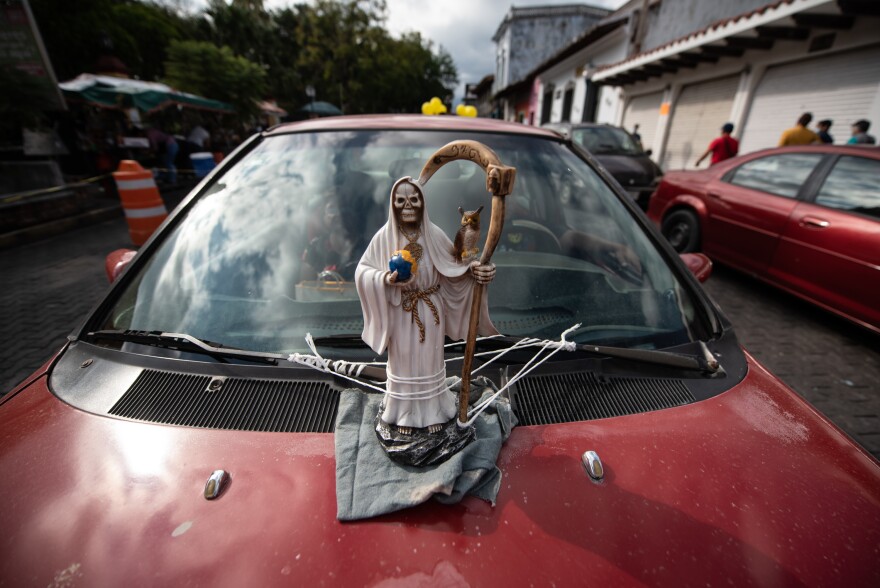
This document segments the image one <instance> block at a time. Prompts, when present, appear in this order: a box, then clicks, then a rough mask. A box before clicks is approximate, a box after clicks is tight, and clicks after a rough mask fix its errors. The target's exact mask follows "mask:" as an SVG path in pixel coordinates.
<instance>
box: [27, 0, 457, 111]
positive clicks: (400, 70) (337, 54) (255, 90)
mask: <svg viewBox="0 0 880 588" xmlns="http://www.w3.org/2000/svg"><path fill="white" fill-rule="evenodd" d="M158 1H159V0H154V1H148V0H77V2H76V7H77V9H76V11H71V10H70V0H31V5H32V8H33V11H34V14H35V17H36V19H37V24H38V26H39V28H40V31H41V33H42V35H43V38H44V40H45V43H46V46H47V49H48V52H49V55H50V58H51V59H52V63H53V66H54V68H55V71H56V74H57V75H58V77H59V79H61V80H65V79H69V78H72V77H75V76H76V75H78V74H80V73H82V72H84V71H94V70H93V66H94V64H95V63H96V61H97V59H98V57H99V56H100V55H101V54H102V52H105V51H106V49H107V43H106V42H107V41H108V40H109V41H110V45H112V48H113V51H114V53H115V55H116V56H117V57H119V58H120V59H121V60H122V61H123V62H125V64H126V65H127V66H128V68H129V69H130V72H131V74H132V76H133V77H138V78H140V79H145V80H162V81H166V82H168V83H170V84H171V85H173V86H175V87H178V88H181V89H184V90H187V91H191V92H194V93H197V94H202V95H204V96H206V97H209V98H215V99H219V100H226V101H228V102H232V103H233V104H235V105H236V107H238V108H240V109H241V110H242V114H244V113H246V112H248V111H251V110H252V109H251V107H250V106H249V104H250V102H249V100H251V99H252V98H254V97H259V98H269V97H271V98H274V99H276V100H278V102H279V104H280V105H281V106H283V107H284V108H285V109H287V110H288V111H295V110H297V109H298V108H300V107H302V106H303V105H305V104H306V103H307V102H308V100H309V97H308V96H307V94H306V88H307V87H309V86H311V87H313V88H314V89H315V92H316V99H317V100H326V101H328V102H332V103H334V104H337V105H339V106H340V107H341V108H342V110H343V111H344V112H346V113H352V114H354V113H373V112H419V111H420V106H421V104H422V102H424V101H425V100H428V99H430V98H431V97H432V96H439V97H441V98H444V99H446V100H447V101H448V97H449V94H450V93H451V91H452V90H453V88H454V87H455V85H456V83H457V81H458V80H457V72H456V68H455V64H454V63H453V61H452V58H451V57H450V55H449V54H448V53H447V52H445V51H444V50H442V49H441V48H435V47H434V46H433V44H432V43H431V42H430V41H429V40H427V39H424V38H423V37H421V35H419V34H418V33H409V34H406V35H403V36H401V37H399V38H395V37H393V36H392V35H391V34H389V32H388V31H387V29H386V28H385V20H386V7H385V4H384V2H383V1H382V0H372V1H370V2H364V1H357V0H316V1H315V2H311V3H308V4H306V3H301V4H297V5H294V6H292V7H289V8H283V9H279V10H266V9H265V7H264V3H263V1H262V0H231V1H230V0H210V1H209V2H208V4H207V6H206V7H205V8H204V10H203V11H202V12H200V13H197V14H195V15H187V14H185V13H182V12H180V11H179V10H175V9H174V8H173V7H172V6H170V4H171V5H173V2H171V3H169V0H165V3H164V4H158V3H156V2H158ZM221 64H222V65H221ZM226 68H228V71H227V69H226ZM221 80H222V81H221Z"/></svg>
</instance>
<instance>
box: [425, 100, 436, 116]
mask: <svg viewBox="0 0 880 588" xmlns="http://www.w3.org/2000/svg"><path fill="white" fill-rule="evenodd" d="M422 114H434V109H433V108H431V103H430V102H422Z"/></svg>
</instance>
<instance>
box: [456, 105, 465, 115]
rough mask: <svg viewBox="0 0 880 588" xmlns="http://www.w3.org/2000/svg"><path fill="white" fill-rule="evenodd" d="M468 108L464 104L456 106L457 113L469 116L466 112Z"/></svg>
mask: <svg viewBox="0 0 880 588" xmlns="http://www.w3.org/2000/svg"><path fill="white" fill-rule="evenodd" d="M466 110H467V106H465V105H464V104H459V105H458V106H456V107H455V114H457V115H458V116H467V115H466V114H465V111H466Z"/></svg>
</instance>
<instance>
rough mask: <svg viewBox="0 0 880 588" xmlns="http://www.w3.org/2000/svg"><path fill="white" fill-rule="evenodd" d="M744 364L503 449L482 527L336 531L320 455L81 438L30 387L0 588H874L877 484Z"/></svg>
mask: <svg viewBox="0 0 880 588" xmlns="http://www.w3.org/2000/svg"><path fill="white" fill-rule="evenodd" d="M749 362H750V363H749V368H750V369H749V374H748V376H747V377H746V378H745V380H743V382H741V383H740V384H739V385H738V386H736V387H735V388H734V389H732V390H730V391H728V392H726V393H724V394H721V395H720V396H717V397H714V398H712V399H709V400H705V401H702V402H698V403H695V404H691V405H688V406H684V407H680V408H675V409H668V410H662V411H657V412H651V413H646V414H639V415H633V416H626V417H617V418H609V419H604V420H599V421H590V422H583V423H571V424H565V425H553V426H535V427H519V428H517V429H515V430H514V432H513V435H512V436H511V438H510V439H509V441H508V442H507V444H506V445H505V447H504V448H503V450H502V453H501V456H500V458H499V464H498V465H499V467H500V468H501V470H502V471H503V475H504V478H503V481H502V485H501V491H500V494H499V496H498V504H497V505H496V506H495V507H492V506H490V505H489V504H487V503H484V502H481V501H480V500H477V499H473V498H469V499H466V500H465V501H464V502H462V503H461V504H459V505H456V506H443V505H440V504H439V503H434V502H431V503H429V504H425V505H422V506H419V507H417V508H413V509H410V510H408V511H403V512H400V513H397V514H394V515H388V516H384V517H381V518H377V519H373V520H369V521H364V522H357V523H340V522H338V521H337V520H336V516H335V514H336V499H335V476H334V466H335V463H334V445H333V436H332V435H330V434H278V433H256V432H231V431H217V430H203V429H191V428H184V427H171V426H160V425H153V424H141V423H135V422H127V421H123V420H118V419H114V418H110V417H103V416H95V415H92V414H88V413H85V412H82V411H79V410H77V409H75V408H72V407H71V406H69V405H66V404H64V403H62V402H60V401H59V400H58V399H57V398H55V397H54V396H53V395H52V394H51V393H50V392H49V391H48V389H47V387H46V380H45V377H43V378H40V379H38V380H37V381H35V382H34V383H33V384H32V385H31V386H30V388H28V389H26V390H23V391H22V392H20V393H18V394H16V395H15V396H13V397H11V398H9V399H8V401H7V402H5V403H4V404H3V405H2V407H0V472H2V479H0V496H2V500H3V507H2V509H0V529H2V530H3V533H2V539H0V545H2V548H0V580H2V581H0V583H8V584H10V585H47V584H52V585H74V584H82V585H89V586H120V585H139V584H145V585H189V584H204V585H234V586H266V585H291V584H294V585H308V586H316V585H321V584H326V585H342V586H348V585H358V586H360V585H370V586H372V585H382V586H410V585H425V586H427V585H444V586H446V585H449V586H452V585H456V586H457V585H474V586H490V585H521V584H524V583H526V582H527V581H528V582H532V583H538V584H542V585H550V584H561V585H573V584H577V585H582V584H584V583H587V582H590V583H593V582H595V583H608V584H609V585H619V584H632V583H646V584H651V585H674V586H681V585H696V584H701V585H703V584H719V583H725V582H729V583H730V584H732V585H735V586H738V585H746V584H755V583H757V584H764V585H768V584H773V585H783V584H785V585H791V584H798V583H806V584H811V585H840V586H851V585H880V584H878V582H880V566H878V565H877V561H878V556H880V467H878V464H877V462H876V461H875V460H873V458H871V457H870V456H869V455H867V454H865V453H864V452H863V451H862V450H860V449H859V448H857V447H856V446H855V445H853V444H852V442H851V441H849V439H848V438H847V437H846V436H845V435H844V434H843V433H841V432H840V431H839V430H837V429H836V428H833V426H831V425H830V424H829V423H828V422H827V421H826V420H825V419H824V417H822V416H821V415H819V414H817V413H816V412H815V411H814V410H813V409H812V408H811V407H810V406H809V405H808V404H806V403H805V402H804V401H802V400H801V399H800V398H798V397H796V396H795V395H793V394H792V393H790V392H789V391H788V390H787V389H786V388H785V387H784V386H783V385H782V384H781V383H780V382H778V381H777V380H776V379H775V378H773V377H772V376H770V375H769V374H767V373H766V372H765V371H763V370H762V369H761V368H760V367H759V366H757V365H756V364H755V363H754V362H752V360H751V358H749ZM590 449H592V450H595V451H597V452H598V454H599V455H600V456H601V458H602V460H603V462H604V465H605V470H606V479H605V481H604V482H603V483H601V484H597V483H594V482H591V481H590V479H589V478H588V477H587V476H586V475H585V473H584V470H583V467H582V466H581V460H580V456H581V454H582V453H583V452H584V451H586V450H590ZM218 468H223V469H226V470H227V471H228V472H230V474H231V476H232V481H231V483H230V485H229V487H228V489H227V490H226V491H225V492H224V493H223V494H222V495H221V497H220V498H219V499H217V500H215V501H207V500H205V499H204V498H203V496H202V492H203V488H204V485H205V482H206V480H207V478H208V475H209V474H210V473H211V472H212V471H213V470H215V469H218Z"/></svg>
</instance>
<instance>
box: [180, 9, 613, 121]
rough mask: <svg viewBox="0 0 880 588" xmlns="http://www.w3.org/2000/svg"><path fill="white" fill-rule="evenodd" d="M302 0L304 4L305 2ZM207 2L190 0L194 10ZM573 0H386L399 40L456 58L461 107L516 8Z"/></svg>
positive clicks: (488, 67)
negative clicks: (411, 34) (410, 37)
mask: <svg viewBox="0 0 880 588" xmlns="http://www.w3.org/2000/svg"><path fill="white" fill-rule="evenodd" d="M301 2H302V0H299V3H301ZM624 2H625V0H588V1H587V2H581V3H583V4H590V5H592V6H599V7H602V8H611V9H614V8H617V7H619V6H621V5H623V4H624ZM205 3H206V2H201V1H200V0H190V1H189V4H190V5H191V7H198V6H199V5H204V4H205ZM296 3H298V2H294V1H293V0H264V6H265V7H266V8H267V9H270V10H271V9H277V8H283V7H285V6H288V5H292V4H296ZM577 3H578V2H576V1H572V0H568V1H566V0H519V1H517V2H514V1H513V0H386V4H387V7H388V21H387V22H386V27H387V28H388V30H389V31H390V32H391V33H392V34H393V35H395V36H398V35H400V34H401V33H404V32H407V31H418V32H419V33H420V34H421V35H422V37H423V38H425V39H429V40H430V41H432V42H433V43H434V45H435V46H437V45H439V46H441V47H443V49H445V50H446V52H447V53H449V54H450V55H451V56H452V59H453V61H454V62H455V66H456V68H457V69H458V78H459V86H458V88H457V89H456V91H455V102H456V103H458V102H459V101H460V100H461V98H462V95H463V93H464V85H465V84H472V83H477V82H479V81H480V80H481V79H483V77H484V76H486V75H487V74H491V73H495V45H494V43H493V42H492V35H494V34H495V31H496V30H498V25H500V24H501V21H502V20H503V19H504V16H505V15H506V14H507V12H508V11H509V10H510V7H511V6H512V5H514V4H516V6H542V5H553V4H577Z"/></svg>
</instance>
